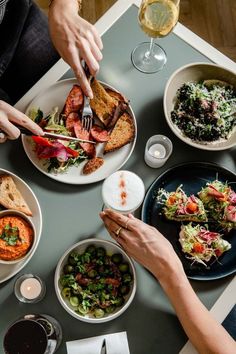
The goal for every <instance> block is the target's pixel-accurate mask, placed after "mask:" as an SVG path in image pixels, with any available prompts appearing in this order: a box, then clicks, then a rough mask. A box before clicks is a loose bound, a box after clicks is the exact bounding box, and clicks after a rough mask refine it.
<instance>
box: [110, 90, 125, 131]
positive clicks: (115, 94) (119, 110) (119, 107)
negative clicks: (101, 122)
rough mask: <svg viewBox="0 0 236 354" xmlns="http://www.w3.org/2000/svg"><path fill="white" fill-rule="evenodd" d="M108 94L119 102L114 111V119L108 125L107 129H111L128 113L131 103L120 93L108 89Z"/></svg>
mask: <svg viewBox="0 0 236 354" xmlns="http://www.w3.org/2000/svg"><path fill="white" fill-rule="evenodd" d="M106 92H107V93H108V94H109V95H110V96H111V97H113V98H114V99H115V100H116V101H117V106H116V109H115V111H114V114H113V117H112V119H111V120H110V122H109V124H108V125H107V128H108V129H110V128H113V127H114V125H115V124H116V122H117V120H118V119H119V118H120V116H121V115H122V114H123V113H124V112H126V111H127V108H128V104H129V102H128V100H127V99H126V98H125V97H124V96H123V95H122V94H121V93H120V92H117V91H114V90H111V89H109V88H108V89H106Z"/></svg>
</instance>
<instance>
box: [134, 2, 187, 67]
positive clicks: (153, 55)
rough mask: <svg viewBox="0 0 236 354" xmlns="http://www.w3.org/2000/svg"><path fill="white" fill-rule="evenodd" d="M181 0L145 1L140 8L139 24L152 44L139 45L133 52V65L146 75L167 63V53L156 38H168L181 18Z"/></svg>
mask: <svg viewBox="0 0 236 354" xmlns="http://www.w3.org/2000/svg"><path fill="white" fill-rule="evenodd" d="M179 2H180V0H143V1H142V3H141V5H140V8H139V14H138V19H139V24H140V27H141V28H142V30H143V31H144V32H145V33H146V34H147V35H148V36H149V37H151V41H150V42H144V43H141V44H139V45H138V46H137V47H136V48H135V49H134V50H133V52H132V55H131V60H132V63H133V65H134V66H135V67H136V68H137V69H138V70H139V71H142V72H144V73H155V72H157V71H159V70H161V69H162V68H163V66H164V65H165V63H166V60H167V58H166V53H165V51H164V50H163V49H162V48H161V47H160V46H159V45H157V44H156V43H154V38H161V37H165V36H167V35H168V34H169V33H170V32H171V31H172V30H173V28H174V26H175V25H176V23H177V22H178V18H179Z"/></svg>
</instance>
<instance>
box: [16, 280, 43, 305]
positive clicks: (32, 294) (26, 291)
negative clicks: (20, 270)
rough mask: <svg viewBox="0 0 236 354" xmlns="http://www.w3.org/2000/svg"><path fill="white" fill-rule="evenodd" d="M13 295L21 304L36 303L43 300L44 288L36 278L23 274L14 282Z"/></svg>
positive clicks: (41, 282)
mask: <svg viewBox="0 0 236 354" xmlns="http://www.w3.org/2000/svg"><path fill="white" fill-rule="evenodd" d="M14 293H15V296H16V297H17V299H18V300H19V301H21V302H24V303H36V302H39V301H41V300H42V299H43V298H44V296H45V293H46V286H45V283H44V282H43V281H42V279H40V278H39V277H38V276H36V275H33V274H23V275H21V276H20V277H19V278H17V280H16V282H15V285H14Z"/></svg>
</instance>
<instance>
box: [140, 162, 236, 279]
mask: <svg viewBox="0 0 236 354" xmlns="http://www.w3.org/2000/svg"><path fill="white" fill-rule="evenodd" d="M189 165H195V166H199V167H201V166H206V167H207V166H209V167H212V168H220V169H221V170H223V171H226V172H228V173H231V174H232V175H234V176H235V178H236V173H234V172H233V171H232V170H230V169H228V168H226V167H224V166H221V165H219V164H217V163H213V162H201V161H193V162H183V163H180V164H176V165H173V166H171V167H170V168H168V169H167V170H166V171H164V172H162V173H161V174H160V175H159V176H157V177H156V178H155V179H154V181H153V182H152V183H151V184H150V186H149V187H148V189H147V192H146V194H145V197H144V200H143V205H142V210H141V220H142V221H143V222H146V223H147V221H146V220H145V213H146V210H145V209H146V204H147V201H148V199H149V197H150V194H151V192H152V188H153V186H154V185H155V183H156V181H157V180H159V179H162V178H163V177H164V176H165V175H166V174H168V173H170V172H172V171H174V170H175V169H177V168H181V167H184V166H189ZM200 165H201V166H200ZM163 236H164V237H165V235H163ZM235 273H236V265H235V268H234V269H233V270H232V271H230V272H227V274H222V275H219V276H207V275H206V276H197V275H193V276H191V275H190V276H189V275H187V274H186V276H187V277H188V279H191V280H198V281H209V280H210V281H211V280H217V279H222V278H225V277H228V276H230V275H233V274H235Z"/></svg>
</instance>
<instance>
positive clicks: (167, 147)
mask: <svg viewBox="0 0 236 354" xmlns="http://www.w3.org/2000/svg"><path fill="white" fill-rule="evenodd" d="M172 150H173V145H172V142H171V140H170V139H169V138H167V137H166V136H164V135H153V136H152V137H151V138H149V139H148V141H147V143H146V147H145V153H144V160H145V162H146V164H147V165H148V166H149V167H152V168H159V167H162V166H163V165H164V164H165V163H166V161H167V160H168V158H169V157H170V155H171V154H172Z"/></svg>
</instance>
